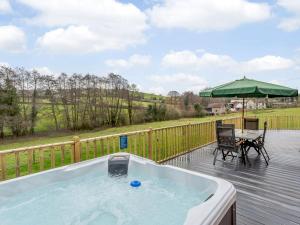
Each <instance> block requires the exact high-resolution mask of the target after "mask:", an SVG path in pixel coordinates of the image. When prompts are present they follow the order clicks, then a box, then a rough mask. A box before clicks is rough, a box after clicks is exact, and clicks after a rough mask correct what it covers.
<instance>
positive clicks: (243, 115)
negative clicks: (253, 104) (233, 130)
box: [242, 98, 245, 133]
mask: <svg viewBox="0 0 300 225" xmlns="http://www.w3.org/2000/svg"><path fill="white" fill-rule="evenodd" d="M244 117H245V98H243V111H242V133H243V132H244Z"/></svg>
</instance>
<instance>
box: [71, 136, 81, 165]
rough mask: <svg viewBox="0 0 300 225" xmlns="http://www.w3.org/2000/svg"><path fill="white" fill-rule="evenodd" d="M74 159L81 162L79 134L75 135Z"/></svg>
mask: <svg viewBox="0 0 300 225" xmlns="http://www.w3.org/2000/svg"><path fill="white" fill-rule="evenodd" d="M73 141H74V147H73V157H74V158H73V161H74V162H75V163H77V162H80V138H79V137H78V136H75V137H73Z"/></svg>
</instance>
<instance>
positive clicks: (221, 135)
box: [217, 124, 236, 151]
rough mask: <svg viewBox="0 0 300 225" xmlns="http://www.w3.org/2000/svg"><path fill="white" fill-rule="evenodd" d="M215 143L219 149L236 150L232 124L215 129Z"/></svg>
mask: <svg viewBox="0 0 300 225" xmlns="http://www.w3.org/2000/svg"><path fill="white" fill-rule="evenodd" d="M217 142H218V147H219V148H220V149H227V150H233V151H234V150H236V144H235V132H234V124H226V125H222V126H218V127H217Z"/></svg>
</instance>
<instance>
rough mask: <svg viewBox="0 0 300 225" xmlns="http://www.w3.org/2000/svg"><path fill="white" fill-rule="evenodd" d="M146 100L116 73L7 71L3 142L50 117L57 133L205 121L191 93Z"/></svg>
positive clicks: (2, 83)
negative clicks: (184, 119)
mask: <svg viewBox="0 0 300 225" xmlns="http://www.w3.org/2000/svg"><path fill="white" fill-rule="evenodd" d="M174 93H175V92H174ZM143 95H144V93H141V92H139V90H138V88H137V86H136V85H135V84H131V83H129V82H128V81H127V80H126V79H125V78H123V77H122V76H121V75H118V74H114V73H110V74H108V75H107V76H96V75H94V74H80V73H74V74H71V75H68V74H66V73H61V74H60V75H56V76H54V75H45V74H41V73H40V72H38V71H37V70H26V69H24V68H10V67H6V66H1V67H0V138H3V137H4V136H8V135H12V136H22V135H28V134H34V133H36V132H37V131H39V130H38V129H37V124H38V122H39V121H41V120H42V119H43V118H44V117H47V118H50V121H51V130H53V129H54V130H72V131H75V130H80V129H86V130H87V129H94V128H100V127H105V126H113V127H114V126H119V125H126V124H134V123H143V122H151V121H162V120H168V119H178V118H181V117H194V116H203V107H202V106H201V105H200V104H199V102H201V101H200V100H201V99H199V96H195V95H194V94H193V93H191V92H186V93H184V94H183V95H182V96H180V95H179V93H178V94H177V92H176V96H171V97H170V96H169V97H166V98H165V97H162V96H160V97H159V99H157V97H153V96H152V97H151V98H155V99H154V100H153V99H147V100H146V99H144V97H143ZM143 99H144V100H145V101H143ZM142 102H143V103H144V104H142ZM145 103H146V105H145ZM44 130H46V131H48V130H50V128H49V129H48V128H46V129H44Z"/></svg>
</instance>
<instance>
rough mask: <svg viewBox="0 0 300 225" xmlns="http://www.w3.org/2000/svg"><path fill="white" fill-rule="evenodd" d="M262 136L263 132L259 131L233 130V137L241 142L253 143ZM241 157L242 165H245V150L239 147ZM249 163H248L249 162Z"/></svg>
mask: <svg viewBox="0 0 300 225" xmlns="http://www.w3.org/2000/svg"><path fill="white" fill-rule="evenodd" d="M262 135H263V131H261V130H244V131H242V130H241V129H235V137H236V138H237V139H240V140H243V141H250V142H251V141H254V140H256V139H258V138H260V137H261V136H262ZM241 153H242V155H241V157H242V160H243V163H244V164H245V165H246V159H247V153H246V149H245V148H244V147H243V145H242V146H241ZM249 163H250V162H249Z"/></svg>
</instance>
